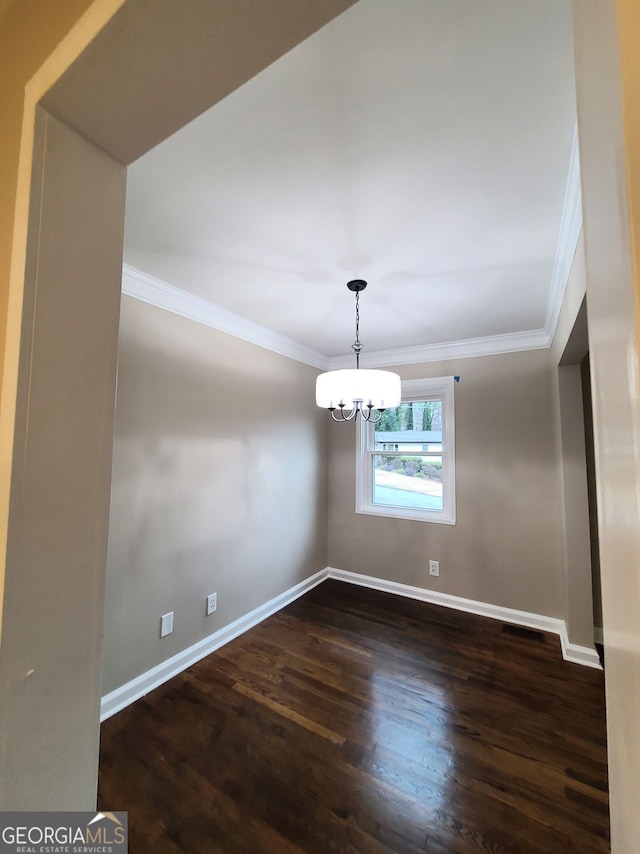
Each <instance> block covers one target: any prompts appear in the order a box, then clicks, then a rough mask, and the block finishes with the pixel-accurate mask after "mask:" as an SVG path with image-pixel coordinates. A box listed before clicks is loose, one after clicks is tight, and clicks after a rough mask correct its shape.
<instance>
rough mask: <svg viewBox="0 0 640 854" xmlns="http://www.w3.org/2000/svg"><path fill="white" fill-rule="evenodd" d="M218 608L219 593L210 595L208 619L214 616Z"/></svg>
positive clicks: (208, 599) (208, 597) (208, 598)
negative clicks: (211, 615)
mask: <svg viewBox="0 0 640 854" xmlns="http://www.w3.org/2000/svg"><path fill="white" fill-rule="evenodd" d="M217 607H218V594H217V593H210V594H209V595H208V596H207V617H208V616H209V615H210V614H213V612H214V611H215V610H216V608H217Z"/></svg>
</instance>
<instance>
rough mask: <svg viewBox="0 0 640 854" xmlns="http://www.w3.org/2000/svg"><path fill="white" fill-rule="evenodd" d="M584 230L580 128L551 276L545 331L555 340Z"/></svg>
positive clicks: (575, 135) (566, 190)
mask: <svg viewBox="0 0 640 854" xmlns="http://www.w3.org/2000/svg"><path fill="white" fill-rule="evenodd" d="M581 230H582V187H581V182H580V147H579V141H578V127H577V125H576V127H575V128H574V131H573V144H572V146H571V158H570V160H569V174H568V176H567V186H566V188H565V193H564V203H563V205H562V215H561V217H560V232H559V234H558V244H557V246H556V258H555V262H554V265H553V273H552V274H551V285H550V288H549V300H548V302H547V316H546V318H545V323H544V329H545V332H546V333H547V335H548V337H549V342H551V341H553V338H554V336H555V334H556V327H557V325H558V318H559V317H560V309H561V308H562V301H563V299H564V294H565V291H566V289H567V282H568V281H569V274H570V273H571V266H572V264H573V259H574V257H575V254H576V248H577V246H578V240H579V239H580V232H581Z"/></svg>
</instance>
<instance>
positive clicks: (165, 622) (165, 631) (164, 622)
mask: <svg viewBox="0 0 640 854" xmlns="http://www.w3.org/2000/svg"><path fill="white" fill-rule="evenodd" d="M172 631H173V611H169V613H168V614H163V615H162V617H160V637H161V638H164V637H166V636H167V635H170V634H171V632H172Z"/></svg>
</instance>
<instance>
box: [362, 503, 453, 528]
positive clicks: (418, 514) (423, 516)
mask: <svg viewBox="0 0 640 854" xmlns="http://www.w3.org/2000/svg"><path fill="white" fill-rule="evenodd" d="M356 513H362V514H364V515H365V516H386V517H387V518H389V519H409V520H410V521H413V522H435V523H436V524H437V525H455V524H456V517H455V513H446V512H444V511H442V512H430V511H428V510H411V509H409V508H406V507H385V506H384V505H380V504H364V505H361V506H359V507H356Z"/></svg>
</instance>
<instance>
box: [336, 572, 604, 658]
mask: <svg viewBox="0 0 640 854" xmlns="http://www.w3.org/2000/svg"><path fill="white" fill-rule="evenodd" d="M327 577H328V578H335V579H337V580H338V581H347V582H349V583H350V584H359V585H360V586H361V587H370V588H371V589H372V590H381V591H383V592H384V593H394V594H395V595H397V596H405V597H407V598H409V599H418V600H419V601H420V602H429V603H430V604H432V605H442V606H443V607H445V608H454V609H455V610H456V611H466V612H467V613H469V614H478V615H480V616H481V617H490V618H491V619H492V620H501V621H502V622H503V623H515V624H516V625H518V626H526V627H527V628H529V629H538V631H542V632H552V633H553V634H556V635H559V636H560V644H561V647H562V657H563V658H564V659H565V661H571V662H572V663H573V664H582V665H584V666H585V667H593V668H595V669H596V670H602V666H601V664H600V659H599V657H598V653H597V652H596V651H595V649H594V648H592V647H588V646H578V645H577V644H572V643H569V638H568V636H567V627H566V624H565V621H564V620H559V619H557V618H556V617H545V616H543V615H542V614H532V613H530V612H529V611H518V610H516V609H515V608H505V607H503V606H502V605H491V604H490V603H488V602H477V601H476V600H474V599H464V598H463V597H461V596H452V595H451V594H449V593H439V592H438V591H437V590H425V589H424V588H423V587H412V586H411V585H410V584H401V583H400V582H398V581H387V580H385V579H383V578H375V577H374V576H371V575H360V573H358V572H348V571H346V570H344V569H336V568H335V567H331V566H330V567H327Z"/></svg>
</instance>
